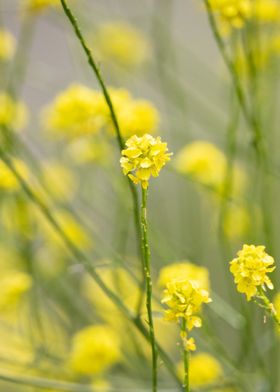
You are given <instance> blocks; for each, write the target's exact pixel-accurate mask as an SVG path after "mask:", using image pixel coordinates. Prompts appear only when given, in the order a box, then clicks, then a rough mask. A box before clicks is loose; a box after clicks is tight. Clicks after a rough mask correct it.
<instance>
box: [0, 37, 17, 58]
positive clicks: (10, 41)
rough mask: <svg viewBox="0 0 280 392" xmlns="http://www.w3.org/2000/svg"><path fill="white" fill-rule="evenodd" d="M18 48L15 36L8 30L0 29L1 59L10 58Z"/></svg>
mask: <svg viewBox="0 0 280 392" xmlns="http://www.w3.org/2000/svg"><path fill="white" fill-rule="evenodd" d="M15 49H16V41H15V38H14V36H13V35H12V34H11V33H10V32H9V31H7V30H0V61H6V60H10V59H11V58H12V57H13V55H14V53H15Z"/></svg>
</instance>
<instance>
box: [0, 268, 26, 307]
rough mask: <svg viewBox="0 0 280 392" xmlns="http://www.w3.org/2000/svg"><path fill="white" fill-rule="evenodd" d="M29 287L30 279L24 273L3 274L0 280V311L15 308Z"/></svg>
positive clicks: (11, 272)
mask: <svg viewBox="0 0 280 392" xmlns="http://www.w3.org/2000/svg"><path fill="white" fill-rule="evenodd" d="M31 285H32V279H31V277H30V276H29V275H28V274H26V273H24V272H18V271H10V272H9V273H7V274H5V273H4V274H3V276H2V277H1V279H0V286H1V288H0V310H1V311H3V310H9V309H11V308H12V307H15V306H16V305H17V304H18V303H19V301H20V300H21V298H22V296H23V295H24V294H25V293H26V292H27V291H28V290H29V289H30V288H31Z"/></svg>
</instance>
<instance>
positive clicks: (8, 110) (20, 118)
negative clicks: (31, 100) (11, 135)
mask: <svg viewBox="0 0 280 392" xmlns="http://www.w3.org/2000/svg"><path fill="white" fill-rule="evenodd" d="M27 119H28V113H27V108H26V106H25V105H24V103H22V102H17V101H14V100H13V99H12V98H11V97H10V96H9V95H7V94H5V93H1V92H0V125H2V126H6V127H12V128H13V129H16V130H17V129H22V128H24V127H25V125H26V123H27Z"/></svg>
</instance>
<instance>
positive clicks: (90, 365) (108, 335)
mask: <svg viewBox="0 0 280 392" xmlns="http://www.w3.org/2000/svg"><path fill="white" fill-rule="evenodd" d="M120 359H121V353H120V347H119V340H118V335H117V334H116V333H115V332H114V331H113V330H112V329H111V328H110V327H108V326H106V325H93V326H89V327H86V328H83V329H82V330H80V331H79V332H77V333H76V334H75V335H74V337H73V340H72V348H71V352H70V359H69V362H70V366H71V368H72V369H73V370H74V371H75V372H77V373H79V374H81V375H96V374H100V373H103V372H104V371H106V370H107V369H108V368H110V367H111V366H113V365H115V364H116V363H117V362H119V361H120Z"/></svg>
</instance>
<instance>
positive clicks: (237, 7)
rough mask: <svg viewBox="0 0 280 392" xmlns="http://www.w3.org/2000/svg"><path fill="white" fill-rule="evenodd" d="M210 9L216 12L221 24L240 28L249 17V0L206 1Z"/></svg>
mask: <svg viewBox="0 0 280 392" xmlns="http://www.w3.org/2000/svg"><path fill="white" fill-rule="evenodd" d="M208 1H209V4H210V7H211V9H212V10H213V11H214V12H217V13H218V15H219V17H220V19H221V22H222V23H228V24H229V25H230V26H231V27H233V28H241V27H242V26H243V25H244V23H245V22H246V20H247V19H248V18H249V17H250V16H251V2H250V0H208Z"/></svg>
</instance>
